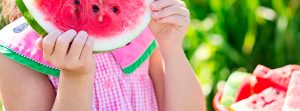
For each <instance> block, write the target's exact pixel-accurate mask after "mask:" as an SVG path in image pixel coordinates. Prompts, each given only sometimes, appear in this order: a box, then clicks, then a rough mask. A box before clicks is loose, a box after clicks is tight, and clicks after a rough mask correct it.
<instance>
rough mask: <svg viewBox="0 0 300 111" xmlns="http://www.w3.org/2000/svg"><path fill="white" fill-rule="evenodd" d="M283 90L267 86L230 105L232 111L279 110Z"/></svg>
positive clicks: (280, 108)
mask: <svg viewBox="0 0 300 111" xmlns="http://www.w3.org/2000/svg"><path fill="white" fill-rule="evenodd" d="M284 98H285V92H284V91H282V90H278V89H276V88H272V87H270V88H268V89H265V90H263V91H262V92H261V93H259V94H254V95H252V96H250V97H249V98H247V99H244V100H241V101H239V102H237V103H235V104H233V105H232V106H231V109H232V110H234V111H281V110H282V106H283V102H284Z"/></svg>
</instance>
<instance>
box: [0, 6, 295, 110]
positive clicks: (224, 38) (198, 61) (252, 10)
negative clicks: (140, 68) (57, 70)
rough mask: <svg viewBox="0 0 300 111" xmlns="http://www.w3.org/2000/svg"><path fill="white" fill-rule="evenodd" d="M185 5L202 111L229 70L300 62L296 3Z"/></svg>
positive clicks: (189, 52) (187, 48) (188, 48)
mask: <svg viewBox="0 0 300 111" xmlns="http://www.w3.org/2000/svg"><path fill="white" fill-rule="evenodd" d="M0 1H1V0H0ZM185 1H186V3H187V5H188V7H189V9H190V11H191V19H192V21H191V26H190V28H189V31H188V33H187V37H186V39H185V41H184V44H183V46H184V48H185V52H186V54H187V57H188V58H189V60H190V62H191V64H192V65H193V67H194V69H195V71H196V73H197V77H198V79H199V81H200V83H201V84H202V86H203V90H204V92H205V95H206V100H207V106H208V111H212V110H213V109H212V104H211V101H212V99H213V97H214V95H215V93H216V92H217V86H221V84H222V83H224V82H223V81H224V80H226V79H227V77H228V76H229V75H230V73H232V72H233V71H237V70H239V71H245V72H252V71H253V70H254V68H255V67H256V66H257V65H258V64H262V65H266V66H268V67H270V68H276V67H281V66H284V65H287V64H300V50H298V46H297V44H299V45H300V8H299V5H300V1H299V0H185ZM4 24H5V23H4V22H3V21H1V22H0V27H2V26H3V25H4Z"/></svg>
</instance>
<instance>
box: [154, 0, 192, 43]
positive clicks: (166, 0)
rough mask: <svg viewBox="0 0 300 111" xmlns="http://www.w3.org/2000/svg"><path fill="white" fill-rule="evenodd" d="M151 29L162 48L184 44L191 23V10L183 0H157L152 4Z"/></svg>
mask: <svg viewBox="0 0 300 111" xmlns="http://www.w3.org/2000/svg"><path fill="white" fill-rule="evenodd" d="M151 9H152V20H151V23H150V29H151V30H152V32H153V34H154V36H155V37H156V39H157V42H158V45H159V46H160V47H161V48H164V49H169V48H171V47H174V45H175V46H180V47H181V45H182V41H183V39H184V37H185V34H186V32H187V29H188V26H189V24H190V12H189V10H188V9H187V8H186V5H185V3H184V2H183V1H181V0H157V1H155V2H153V3H152V4H151Z"/></svg>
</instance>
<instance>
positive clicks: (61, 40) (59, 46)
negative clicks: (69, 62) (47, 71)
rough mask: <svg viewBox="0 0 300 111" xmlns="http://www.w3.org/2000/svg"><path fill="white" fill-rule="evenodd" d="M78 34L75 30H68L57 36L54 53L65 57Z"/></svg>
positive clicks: (59, 56)
mask: <svg viewBox="0 0 300 111" xmlns="http://www.w3.org/2000/svg"><path fill="white" fill-rule="evenodd" d="M76 35H77V32H76V31H75V30H68V31H67V32H65V33H63V34H62V35H61V36H59V37H58V38H57V41H56V44H55V49H54V52H53V54H52V55H54V56H56V57H58V58H62V57H65V56H66V54H67V52H68V49H69V46H70V44H71V42H72V41H73V39H74V37H75V36H76Z"/></svg>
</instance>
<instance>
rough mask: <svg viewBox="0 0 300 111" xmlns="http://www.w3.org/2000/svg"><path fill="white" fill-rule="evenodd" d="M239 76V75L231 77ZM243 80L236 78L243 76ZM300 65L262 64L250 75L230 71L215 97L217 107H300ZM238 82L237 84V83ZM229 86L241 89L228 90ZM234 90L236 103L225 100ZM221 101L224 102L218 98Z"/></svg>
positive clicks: (270, 110) (284, 110)
mask: <svg viewBox="0 0 300 111" xmlns="http://www.w3.org/2000/svg"><path fill="white" fill-rule="evenodd" d="M231 76H235V77H231ZM232 78H234V79H241V80H243V82H232V81H240V80H232ZM299 80H300V66H298V65H288V66H285V67H282V68H278V69H269V68H267V67H265V66H262V65H258V66H257V68H256V69H255V71H254V72H253V75H251V76H248V77H247V78H245V77H242V76H241V75H238V73H233V74H232V75H230V77H229V79H228V80H227V83H226V84H225V87H224V89H223V91H222V93H218V94H217V95H216V96H215V99H214V106H215V107H214V108H215V109H216V110H217V111H229V110H232V111H298V110H299V111H300V101H299V100H300V82H299ZM233 83H234V84H233ZM226 87H231V88H232V87H235V88H239V89H232V90H228V88H227V89H226ZM228 92H231V93H233V92H234V94H235V95H233V94H231V96H230V98H233V99H231V100H235V101H234V103H232V102H230V104H228V102H227V103H226V104H224V103H222V100H227V98H228V94H226V93H228ZM218 101H220V102H218Z"/></svg>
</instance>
